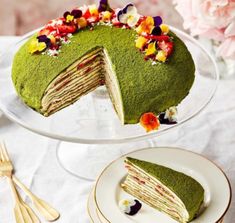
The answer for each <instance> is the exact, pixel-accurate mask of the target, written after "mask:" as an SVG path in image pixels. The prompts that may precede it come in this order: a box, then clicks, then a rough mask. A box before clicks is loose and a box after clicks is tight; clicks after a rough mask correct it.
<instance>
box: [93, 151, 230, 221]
mask: <svg viewBox="0 0 235 223" xmlns="http://www.w3.org/2000/svg"><path fill="white" fill-rule="evenodd" d="M127 155H128V156H131V157H134V158H138V159H142V160H146V161H150V162H154V163H158V164H161V165H164V166H167V167H170V168H172V169H175V170H177V171H180V172H183V173H185V174H187V175H189V176H192V177H193V178H194V179H196V180H197V181H198V182H200V184H201V185H202V186H203V188H204V190H205V200H204V203H205V205H206V209H205V210H204V211H203V213H202V214H201V215H200V216H199V217H198V218H197V219H195V220H193V221H192V222H193V223H215V222H219V221H221V220H222V218H223V217H224V215H225V214H226V212H227V210H228V208H229V206H230V203H231V194H232V193H231V186H230V183H229V181H228V179H227V177H226V175H225V174H224V173H223V171H222V170H221V169H220V168H219V167H218V166H216V165H215V164H214V163H212V162H211V161H209V160H208V159H206V158H205V157H203V156H201V155H199V154H196V153H193V152H190V151H187V150H183V149H178V148H168V147H166V148H162V147H161V148H148V149H142V150H139V151H135V152H132V153H129V154H127ZM127 155H125V156H123V157H121V158H119V159H117V160H116V161H114V162H112V163H111V164H110V165H109V166H107V167H106V168H105V169H104V171H103V172H102V173H101V175H100V176H99V178H98V180H97V183H96V186H95V194H94V199H95V203H96V206H97V210H98V212H99V215H100V216H102V217H103V219H105V221H102V222H112V223H120V222H125V223H133V222H136V223H143V222H148V223H149V222H153V220H154V219H156V220H157V222H161V223H177V222H176V221H175V220H173V219H171V218H170V217H169V216H168V215H166V214H163V213H161V212H159V211H156V210H155V209H153V208H151V207H149V206H147V205H145V204H143V207H142V209H141V211H140V212H139V213H138V214H136V215H135V216H128V215H125V214H123V213H122V212H121V211H120V210H119V208H118V202H119V201H120V200H121V199H124V198H128V197H130V195H129V194H127V193H126V192H125V191H123V190H122V189H121V187H120V183H121V182H122V181H123V180H124V178H125V176H126V173H127V171H126V169H125V167H124V159H125V157H126V156H127Z"/></svg>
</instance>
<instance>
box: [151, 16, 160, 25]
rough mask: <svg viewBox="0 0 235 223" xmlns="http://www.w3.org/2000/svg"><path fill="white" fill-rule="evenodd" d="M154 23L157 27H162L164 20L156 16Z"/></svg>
mask: <svg viewBox="0 0 235 223" xmlns="http://www.w3.org/2000/svg"><path fill="white" fill-rule="evenodd" d="M153 21H154V26H155V27H157V26H160V25H161V24H162V18H161V17H160V16H154V17H153Z"/></svg>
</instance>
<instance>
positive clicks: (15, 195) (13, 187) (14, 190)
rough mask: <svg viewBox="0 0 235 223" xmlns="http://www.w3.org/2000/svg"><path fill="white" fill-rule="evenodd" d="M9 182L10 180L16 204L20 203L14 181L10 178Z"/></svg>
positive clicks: (8, 178)
mask: <svg viewBox="0 0 235 223" xmlns="http://www.w3.org/2000/svg"><path fill="white" fill-rule="evenodd" d="M7 180H8V183H9V185H10V187H11V192H12V195H13V198H14V200H15V202H16V204H17V203H20V199H19V195H18V193H17V191H16V188H15V185H14V183H13V181H12V179H11V178H10V177H7Z"/></svg>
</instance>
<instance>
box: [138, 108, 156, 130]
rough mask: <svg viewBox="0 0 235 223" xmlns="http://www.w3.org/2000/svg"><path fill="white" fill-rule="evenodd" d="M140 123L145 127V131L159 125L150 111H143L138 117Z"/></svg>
mask: <svg viewBox="0 0 235 223" xmlns="http://www.w3.org/2000/svg"><path fill="white" fill-rule="evenodd" d="M140 124H141V125H142V126H143V127H144V128H145V129H146V131H147V132H150V131H153V130H157V129H158V128H159V126H160V122H159V120H158V117H157V116H156V115H154V114H153V113H152V112H148V113H144V114H143V115H142V116H141V117H140Z"/></svg>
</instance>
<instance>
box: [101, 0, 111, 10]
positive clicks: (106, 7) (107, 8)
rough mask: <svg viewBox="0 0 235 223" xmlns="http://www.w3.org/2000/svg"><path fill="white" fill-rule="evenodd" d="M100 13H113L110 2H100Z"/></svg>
mask: <svg viewBox="0 0 235 223" xmlns="http://www.w3.org/2000/svg"><path fill="white" fill-rule="evenodd" d="M98 11H99V12H104V11H110V12H113V9H111V7H110V6H109V3H108V0H100V4H99V8H98Z"/></svg>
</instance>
